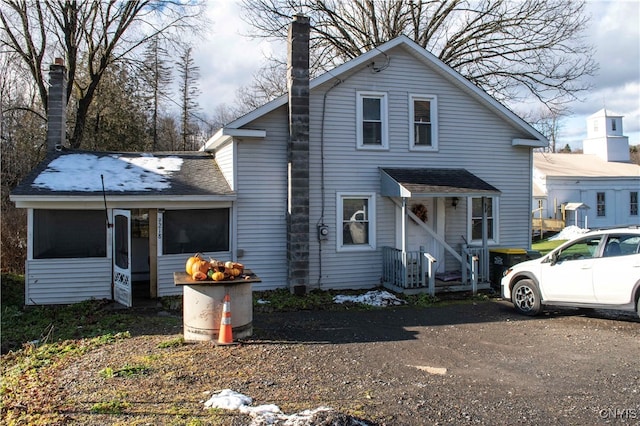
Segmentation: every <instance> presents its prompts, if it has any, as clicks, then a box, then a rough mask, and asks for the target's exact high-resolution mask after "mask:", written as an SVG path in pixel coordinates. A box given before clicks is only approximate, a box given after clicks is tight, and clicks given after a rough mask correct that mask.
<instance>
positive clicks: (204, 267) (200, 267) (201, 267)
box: [191, 259, 211, 277]
mask: <svg viewBox="0 0 640 426" xmlns="http://www.w3.org/2000/svg"><path fill="white" fill-rule="evenodd" d="M210 266H211V264H210V263H209V262H207V261H206V260H204V259H200V260H196V261H195V262H193V264H192V265H191V274H192V275H193V274H195V273H196V272H202V273H203V274H204V275H205V277H206V276H207V272H209V267H210Z"/></svg>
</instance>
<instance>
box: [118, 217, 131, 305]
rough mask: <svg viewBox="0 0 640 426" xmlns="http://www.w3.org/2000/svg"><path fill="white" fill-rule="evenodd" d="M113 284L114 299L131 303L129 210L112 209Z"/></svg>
mask: <svg viewBox="0 0 640 426" xmlns="http://www.w3.org/2000/svg"><path fill="white" fill-rule="evenodd" d="M113 286H114V290H113V292H114V299H115V301H116V302H118V303H121V304H123V305H125V306H127V307H130V306H131V305H132V291H131V212H130V211H129V210H114V211H113Z"/></svg>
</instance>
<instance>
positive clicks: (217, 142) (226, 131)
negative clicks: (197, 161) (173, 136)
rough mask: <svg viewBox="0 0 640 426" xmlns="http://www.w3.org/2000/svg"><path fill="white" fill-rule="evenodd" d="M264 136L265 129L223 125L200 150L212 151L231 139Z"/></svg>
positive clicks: (265, 133) (260, 137)
mask: <svg viewBox="0 0 640 426" xmlns="http://www.w3.org/2000/svg"><path fill="white" fill-rule="evenodd" d="M266 136H267V131H266V130H260V129H237V128H231V127H223V128H222V129H220V130H218V131H217V132H216V133H215V134H214V135H213V136H211V138H210V139H209V140H208V141H207V142H206V143H205V144H204V146H203V147H202V148H200V151H214V150H215V149H216V148H218V147H220V146H222V145H224V144H226V143H227V142H230V141H231V140H232V139H238V140H242V139H264V138H265V137H266Z"/></svg>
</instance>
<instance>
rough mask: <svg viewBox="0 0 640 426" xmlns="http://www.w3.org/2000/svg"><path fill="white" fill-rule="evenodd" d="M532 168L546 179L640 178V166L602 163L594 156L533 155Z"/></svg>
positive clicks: (613, 162) (611, 162)
mask: <svg viewBox="0 0 640 426" xmlns="http://www.w3.org/2000/svg"><path fill="white" fill-rule="evenodd" d="M533 168H534V169H536V170H537V171H538V172H540V173H542V174H544V175H546V176H547V177H549V176H553V177H582V178H584V177H596V178H629V177H632V178H633V177H635V178H640V166H639V165H637V164H632V163H621V162H615V161H604V160H603V159H602V158H600V157H599V156H597V155H595V154H558V153H555V154H551V153H547V152H534V153H533Z"/></svg>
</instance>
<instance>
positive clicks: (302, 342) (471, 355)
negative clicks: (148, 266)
mask: <svg viewBox="0 0 640 426" xmlns="http://www.w3.org/2000/svg"><path fill="white" fill-rule="evenodd" d="M253 323H254V329H255V330H254V335H253V336H252V337H251V338H249V339H247V340H246V341H245V342H243V343H242V344H240V345H235V346H232V347H215V346H212V345H210V344H207V343H200V344H190V345H184V346H182V347H178V348H170V349H163V351H165V352H162V353H160V354H159V353H158V351H159V350H158V349H157V343H158V342H159V341H162V340H166V339H168V338H170V337H171V336H170V335H171V333H176V332H177V333H178V334H179V333H180V330H177V331H176V330H173V331H170V330H167V331H166V334H165V335H158V336H140V337H133V339H135V340H136V341H135V342H131V340H130V339H128V341H125V342H121V343H117V344H114V345H109V346H106V347H104V348H101V349H99V350H97V351H94V352H92V353H90V354H88V355H87V356H85V357H83V359H82V361H81V362H80V363H77V364H75V365H73V366H71V367H70V368H69V369H68V370H67V371H66V372H65V374H64V375H63V377H61V378H60V382H59V383H60V386H61V387H62V388H64V389H66V391H65V392H66V399H67V400H71V401H74V404H75V405H76V406H75V407H74V408H73V411H74V413H75V415H73V416H72V418H74V419H75V420H77V421H79V422H82V421H89V420H88V418H87V417H83V416H82V415H80V414H78V413H81V412H86V411H87V410H86V407H87V406H88V404H89V403H91V402H92V401H96V400H100V399H105V398H108V397H109V396H108V392H120V394H123V393H124V394H130V393H131V392H137V393H136V401H137V403H139V404H141V406H144V407H145V410H147V411H143V410H141V411H142V412H143V413H142V414H140V415H136V412H137V408H136V405H135V403H132V404H131V407H130V409H129V413H130V415H131V416H130V419H136V420H140V421H145V420H146V421H151V422H152V423H153V424H163V423H164V422H163V421H162V417H161V416H160V417H158V416H157V415H156V416H155V417H145V415H144V413H147V414H149V413H148V410H149V404H150V401H147V400H146V399H147V398H154V401H153V406H154V407H155V409H157V413H164V412H170V409H169V408H167V407H175V406H176V404H177V403H178V402H176V399H177V400H178V401H179V404H180V407H181V410H182V413H183V414H184V415H185V416H189V415H190V416H199V415H201V414H200V413H202V411H203V409H202V401H203V399H206V397H204V396H203V394H206V393H207V392H209V391H214V390H220V389H232V390H234V391H237V392H240V393H242V394H244V395H248V396H250V397H251V398H253V400H254V404H276V405H278V406H279V407H280V408H281V409H282V410H283V411H284V412H294V411H301V410H305V409H314V408H317V407H319V406H329V407H332V408H334V409H336V410H338V411H339V412H341V413H348V414H350V415H353V416H355V417H357V418H360V419H362V420H365V421H367V422H369V423H370V424H376V425H425V424H456V425H458V424H487V425H489V424H490V425H500V424H505V425H506V424H509V425H511V424H537V425H542V424H569V425H598V424H634V425H635V424H640V320H638V318H637V317H635V316H633V315H631V314H614V313H611V312H604V311H577V310H554V311H551V312H547V313H545V314H544V315H541V316H539V317H535V318H529V317H523V316H520V315H518V314H516V313H515V312H514V311H513V307H512V306H511V305H510V304H508V303H506V302H502V301H490V302H478V303H474V304H471V303H468V304H454V305H450V306H443V307H435V308H424V309H412V308H386V309H374V310H368V311H338V312H334V311H301V312H291V313H255V314H254V321H253ZM150 354H153V356H154V357H155V358H153V359H156V360H158V359H162V360H163V362H162V363H161V364H158V365H154V366H153V368H152V369H151V373H150V374H149V375H148V376H145V377H144V378H141V379H140V381H137V384H135V385H134V384H133V383H132V384H130V385H129V384H126V383H124V382H123V383H124V384H123V383H121V384H119V385H118V386H115V385H114V384H113V382H109V383H107V382H104V381H101V379H99V374H98V372H99V370H100V369H102V368H104V367H105V366H106V365H118V364H120V365H121V364H123V363H125V362H131V360H134V359H137V358H136V357H141V356H146V357H147V358H149V357H150V356H151V355H150ZM109 386H110V387H112V388H113V387H114V386H115V388H114V389H111V390H109V389H107V388H108V387H109ZM122 386H132V388H131V389H126V388H125V389H123V388H122ZM142 388H144V389H153V390H154V393H151V394H150V396H149V397H147V396H145V395H146V394H145V393H144V392H141V391H140V389H142ZM136 389H137V391H136ZM185 389H186V390H185ZM127 392H128V393H127ZM151 395H155V396H151ZM172 395H173V397H172ZM163 404H164V405H166V407H164V406H163ZM173 410H175V408H173ZM122 420H123V417H122V416H120V417H119V418H118V421H120V422H122ZM227 420H228V423H225V424H249V423H250V420H249V419H248V418H246V417H243V416H242V415H240V414H237V415H236V414H234V415H233V416H230V417H229V418H228V419H227ZM91 421H102V422H105V423H108V422H110V421H111V420H110V419H109V418H108V417H102V418H95V417H94V418H93V419H91ZM167 423H169V422H168V421H167ZM172 424H175V423H172ZM185 424H186V423H185ZM203 424H207V423H206V420H205V419H203Z"/></svg>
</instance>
